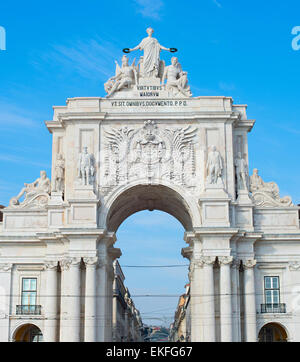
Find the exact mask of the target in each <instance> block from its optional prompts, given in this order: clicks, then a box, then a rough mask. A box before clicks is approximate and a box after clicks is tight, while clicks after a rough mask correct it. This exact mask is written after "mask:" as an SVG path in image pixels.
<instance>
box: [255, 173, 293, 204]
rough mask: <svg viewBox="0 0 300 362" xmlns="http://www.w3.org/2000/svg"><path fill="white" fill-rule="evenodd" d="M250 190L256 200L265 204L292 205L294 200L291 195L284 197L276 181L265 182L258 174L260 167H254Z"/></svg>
mask: <svg viewBox="0 0 300 362" xmlns="http://www.w3.org/2000/svg"><path fill="white" fill-rule="evenodd" d="M250 192H251V193H252V196H253V199H254V201H257V203H258V202H259V203H260V204H261V205H262V206H263V205H270V206H271V205H272V204H273V205H274V206H275V205H282V206H291V205H292V200H291V198H290V197H289V196H285V197H283V198H281V197H280V195H279V187H278V185H277V184H276V183H275V182H264V181H263V179H262V178H261V177H260V176H259V175H258V169H257V168H255V169H253V175H251V176H250Z"/></svg>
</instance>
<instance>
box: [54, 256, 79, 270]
mask: <svg viewBox="0 0 300 362" xmlns="http://www.w3.org/2000/svg"><path fill="white" fill-rule="evenodd" d="M80 263H81V258H77V257H71V258H66V259H62V260H61V261H60V262H59V264H60V268H61V270H69V269H70V267H71V266H78V265H80Z"/></svg>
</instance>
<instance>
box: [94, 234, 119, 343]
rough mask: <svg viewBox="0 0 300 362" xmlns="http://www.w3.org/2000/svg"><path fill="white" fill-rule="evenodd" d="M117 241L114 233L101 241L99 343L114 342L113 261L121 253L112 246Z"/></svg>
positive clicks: (98, 292)
mask: <svg viewBox="0 0 300 362" xmlns="http://www.w3.org/2000/svg"><path fill="white" fill-rule="evenodd" d="M115 241H116V237H115V234H114V233H111V234H108V235H107V236H106V237H104V238H102V239H101V240H99V244H98V257H99V265H98V270H97V341H99V342H111V341H112V298H113V293H112V283H113V278H114V268H113V261H114V260H115V259H116V258H119V257H120V256H121V254H122V253H121V251H120V249H118V248H114V247H113V246H112V245H113V244H114V242H115Z"/></svg>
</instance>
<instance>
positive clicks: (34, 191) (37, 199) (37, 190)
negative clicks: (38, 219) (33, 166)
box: [9, 171, 50, 208]
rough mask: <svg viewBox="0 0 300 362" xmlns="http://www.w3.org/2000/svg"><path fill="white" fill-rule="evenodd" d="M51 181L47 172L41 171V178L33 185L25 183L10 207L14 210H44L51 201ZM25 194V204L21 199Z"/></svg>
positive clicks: (11, 201) (10, 203)
mask: <svg viewBox="0 0 300 362" xmlns="http://www.w3.org/2000/svg"><path fill="white" fill-rule="evenodd" d="M49 193H50V180H49V178H48V177H47V174H46V171H41V173H40V177H39V178H37V179H36V180H35V181H34V182H32V183H31V184H27V183H24V187H23V188H22V190H21V191H20V192H19V194H18V195H17V196H16V197H13V198H12V199H11V200H10V202H9V206H10V207H14V208H17V207H19V208H25V207H26V208H44V207H45V206H46V205H47V204H48V201H49ZM24 194H25V199H24V201H23V202H21V203H20V202H19V200H20V198H21V197H22V196H23V195H24Z"/></svg>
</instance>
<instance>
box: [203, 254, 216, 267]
mask: <svg viewBox="0 0 300 362" xmlns="http://www.w3.org/2000/svg"><path fill="white" fill-rule="evenodd" d="M201 261H202V265H213V264H214V263H215V261H216V257H215V256H202V257H201Z"/></svg>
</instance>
